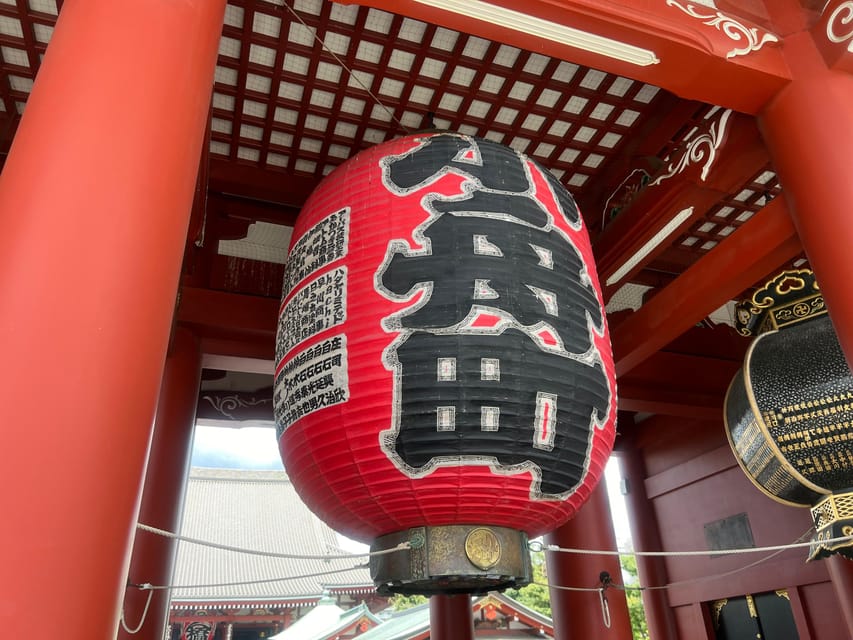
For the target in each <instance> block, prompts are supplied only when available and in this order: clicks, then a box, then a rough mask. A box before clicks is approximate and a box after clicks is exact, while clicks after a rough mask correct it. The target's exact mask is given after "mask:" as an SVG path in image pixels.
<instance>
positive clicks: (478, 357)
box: [393, 329, 610, 495]
mask: <svg viewBox="0 0 853 640" xmlns="http://www.w3.org/2000/svg"><path fill="white" fill-rule="evenodd" d="M396 354H397V359H398V363H397V367H398V373H397V380H398V385H399V394H398V395H397V398H399V404H398V405H397V407H396V409H397V412H398V415H397V418H396V419H397V421H398V425H399V431H398V432H397V433H395V434H394V436H393V438H394V441H393V450H394V452H395V454H396V456H397V457H398V458H399V460H401V461H402V462H403V463H405V465H406V466H407V467H409V468H410V472H414V474H415V475H417V474H419V473H428V472H429V471H431V470H432V468H433V467H434V466H437V465H438V466H440V465H441V464H443V463H446V462H447V461H461V462H462V463H463V464H490V465H492V466H497V467H500V468H502V469H504V470H506V471H507V472H514V471H521V470H533V471H534V475H535V476H537V477H538V478H539V486H538V488H537V489H538V492H539V493H541V494H545V495H559V494H565V493H566V492H568V491H571V490H572V489H573V488H574V487H576V486H577V484H578V483H579V482H580V481H581V480H582V478H583V475H584V473H585V460H586V458H587V455H588V451H589V447H590V444H591V431H592V429H594V428H595V425H596V424H598V425H601V424H602V423H603V422H604V421H605V419H606V415H607V412H608V408H609V405H610V390H609V386H608V381H607V377H606V376H605V374H604V371H603V369H602V365H601V362H600V361H598V360H596V361H591V362H584V361H579V360H576V359H572V358H569V357H566V356H561V355H558V354H554V353H548V352H545V351H543V350H541V349H539V348H538V347H537V346H536V344H535V343H534V342H533V341H532V340H530V338H529V337H528V336H527V335H525V334H524V333H522V332H521V331H517V330H515V329H507V330H506V331H504V332H503V333H502V334H500V335H476V334H445V335H441V334H432V333H427V332H421V331H417V332H414V333H412V334H411V335H409V336H408V338H407V339H406V340H405V342H403V343H402V344H400V345H399V346H398V347H397V350H396ZM531 371H535V372H536V375H535V376H531V375H530V372H531Z"/></svg>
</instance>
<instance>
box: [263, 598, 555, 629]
mask: <svg viewBox="0 0 853 640" xmlns="http://www.w3.org/2000/svg"><path fill="white" fill-rule="evenodd" d="M327 606H328V605H325V606H324V605H318V606H316V607H315V608H314V609H313V610H312V611H311V612H310V613H308V614H307V615H306V616H305V617H304V618H302V619H301V620H299V621H298V622H297V623H296V624H294V625H293V627H290V629H288V630H286V631H285V632H284V633H282V634H279V635H277V636H273V638H270V640H330V639H332V638H334V637H335V635H334V633H335V632H326V631H324V630H323V629H322V628H320V627H319V626H313V625H312V626H311V627H309V626H307V625H306V626H305V627H304V628H302V629H300V633H299V634H298V635H294V636H291V635H288V633H289V632H290V630H291V629H294V630H295V629H296V627H297V626H298V625H299V624H300V623H302V621H303V620H305V619H307V618H308V617H309V616H311V615H313V614H315V612H318V611H319V610H323V609H326V608H327ZM332 606H334V605H332ZM471 609H472V612H473V615H474V617H475V626H476V627H477V629H476V631H475V634H474V635H475V637H480V636H481V635H482V636H483V637H489V638H492V639H494V640H500V639H501V638H523V637H528V638H529V637H541V638H543V639H547V638H553V636H554V623H553V622H552V621H551V619H550V618H549V617H548V616H544V615H542V614H541V613H539V612H537V611H534V610H533V609H530V608H529V607H526V606H524V605H523V604H521V603H520V602H519V601H518V600H514V599H513V598H510V597H509V596H507V595H504V594H502V593H496V592H492V593H489V594H488V595H486V596H483V597H482V598H477V599H475V600H473V602H472V605H471ZM481 609H485V611H484V613H492V614H493V617H492V618H489V617H487V616H484V618H485V619H480V618H478V616H479V615H480V614H479V612H480V610H481ZM318 615H319V614H318ZM381 616H382V614H380V617H381ZM429 616H430V608H429V604H422V605H420V606H417V607H412V608H411V609H405V610H403V611H396V612H394V613H392V614H391V615H390V616H388V617H384V618H383V619H382V622H381V624H379V625H378V626H376V627H374V628H372V629H369V630H367V631H365V632H364V633H361V634H359V635H358V640H419V639H420V638H427V637H429V631H430V617H429ZM477 620H479V621H477ZM490 620H495V621H498V622H499V624H498V623H493V625H489V624H488V622H489V621H490Z"/></svg>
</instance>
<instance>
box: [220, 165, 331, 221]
mask: <svg viewBox="0 0 853 640" xmlns="http://www.w3.org/2000/svg"><path fill="white" fill-rule="evenodd" d="M319 182H320V181H319V180H318V179H316V178H312V177H309V176H299V175H294V174H288V173H285V172H282V171H271V170H269V169H259V168H258V167H254V166H250V165H243V164H240V163H237V162H229V161H227V160H224V159H219V158H211V160H210V174H209V178H208V184H209V188H210V190H211V191H214V192H218V193H222V194H226V195H233V196H238V197H241V198H245V199H247V200H256V201H259V202H261V201H266V202H268V203H272V204H274V205H281V206H284V207H295V208H297V209H301V208H302V205H304V204H305V201H306V200H307V199H308V196H310V195H311V192H312V191H314V189H315V188H316V187H317V185H318V184H319Z"/></svg>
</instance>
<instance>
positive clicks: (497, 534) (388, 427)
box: [275, 133, 616, 591]
mask: <svg viewBox="0 0 853 640" xmlns="http://www.w3.org/2000/svg"><path fill="white" fill-rule="evenodd" d="M601 300H602V298H601V292H600V287H599V284H598V278H597V275H596V272H595V269H594V266H593V257H592V251H591V249H590V244H589V239H588V237H587V234H586V230H585V229H584V226H583V220H582V218H581V216H580V215H579V213H578V210H577V207H576V206H575V203H574V201H573V200H572V198H571V196H570V195H569V193H568V192H567V191H566V190H565V189H564V188H563V187H562V186H561V185H560V184H559V182H558V181H557V180H556V179H555V178H554V177H553V176H551V175H550V174H548V173H547V172H546V171H544V170H543V169H542V168H541V167H540V166H539V165H538V164H536V163H535V162H534V161H532V160H530V159H528V158H526V157H524V156H523V155H521V154H518V153H516V152H515V151H513V150H512V149H509V148H507V147H505V146H502V145H499V144H496V143H494V142H491V141H488V140H482V139H478V138H472V137H468V136H463V135H458V134H452V133H429V134H422V135H413V136H408V137H405V138H401V139H398V140H394V141H391V142H388V143H385V144H382V145H379V146H376V147H373V148H371V149H368V150H366V151H364V152H362V153H360V154H359V155H357V156H356V157H354V158H352V159H351V160H349V161H348V162H346V163H345V164H343V165H342V166H341V167H339V168H338V169H337V170H335V171H334V172H333V173H332V174H330V175H329V176H328V177H327V178H326V179H325V180H323V182H322V183H321V185H320V186H319V187H318V188H317V190H316V191H315V192H314V193H313V194H312V196H311V197H310V199H309V201H308V202H307V203H306V205H305V207H304V209H303V211H302V213H301V214H300V216H299V219H298V222H297V224H296V228H295V229H294V233H293V240H292V242H291V248H290V255H289V257H288V262H287V268H286V273H285V282H284V289H283V298H282V306H281V315H280V323H279V332H278V337H277V368H276V387H275V412H276V421H277V425H278V430H279V434H280V448H281V454H282V458H283V460H284V463H285V466H286V469H287V472H288V474H289V476H290V478H291V480H292V482H293V483H294V485H295V487H296V488H297V490H298V491H299V492H300V495H301V496H302V498H303V499H304V500H305V502H306V503H307V504H308V505H309V506H310V507H311V508H312V509H313V510H314V511H315V513H317V514H318V515H319V516H320V517H321V518H322V519H323V520H325V521H326V522H327V523H329V525H330V526H332V527H333V528H335V529H336V530H338V531H340V532H341V533H343V534H345V535H347V536H349V537H351V538H355V539H358V540H363V541H366V542H371V543H372V544H373V546H374V548H375V549H380V548H385V547H387V546H389V545H390V546H393V544H396V543H397V542H399V541H401V540H408V541H412V540H414V545H413V546H414V547H415V549H416V550H417V549H420V551H418V552H419V553H424V554H427V555H430V554H431V555H430V557H431V560H427V559H425V560H424V563H425V565H427V566H428V568H427V570H426V573H428V574H431V575H434V574H436V572H437V574H440V575H441V576H444V578H443V580H444V582H443V583H442V584H443V587H442V589H443V590H445V591H453V590H454V589H456V590H475V589H479V588H481V587H482V583H478V584H480V586H478V587H476V588H470V587H471V584H469V583H468V582H466V580H468V578H470V575H469V574H479V575H481V576H487V575H491V576H496V575H503V576H504V578H495V579H492V580H491V582H489V580H487V581H486V582H487V583H488V584H487V586H489V587H494V586H506V585H507V584H512V583H513V582H519V576H518V575H516V576H515V578H506V575H509V574H508V573H504V574H501V571H504V567H503V566H502V564H501V563H503V562H505V561H509V560H510V559H511V557H512V556H513V553H514V552H513V551H511V550H512V549H514V548H516V547H518V548H523V547H524V544H525V542H526V537H525V536H536V535H539V534H541V533H544V532H547V531H549V530H552V529H554V528H556V527H557V526H559V525H560V524H562V523H564V522H565V521H566V520H568V519H569V518H571V517H572V515H574V513H575V512H576V511H577V509H578V508H579V507H580V506H581V504H582V503H583V501H584V500H585V499H586V497H587V496H588V495H589V493H590V492H591V491H592V489H593V488H594V487H595V485H596V483H597V482H598V480H599V478H600V477H601V474H602V472H603V469H604V465H605V463H606V461H607V458H608V456H609V455H610V452H611V449H612V444H613V437H614V433H615V426H614V423H615V414H616V395H615V387H616V385H615V374H614V367H613V361H612V356H611V352H610V344H609V336H608V331H607V324H606V318H605V315H604V312H603V310H602V304H601ZM453 541H455V542H453ZM436 545H439V546H441V548H442V549H444V548H445V547H447V546H448V545H449V546H450V547H453V546H454V545H456V546H459V545H461V546H462V547H464V550H463V552H462V555H463V556H464V559H463V560H464V561H463V564H465V563H467V565H468V566H467V568H468V569H470V572H469V574H465V571H463V570H461V569H460V568H459V567H455V566H454V567H451V566H449V565H448V566H444V565H442V567H443V568H437V569H436V568H435V567H434V566H433V565H434V562H438V557H439V556H438V551H437V548H438V547H436ZM442 545H443V546H442ZM414 552H415V551H414V550H413V553H414ZM521 555H522V556H525V557H526V553H521ZM389 557H390V556H389ZM496 557H497V560H496V559H495V558H496ZM522 561H523V560H522ZM389 562H391V561H390V560H389ZM380 564H381V565H382V566H376V567H374V575H375V576H376V577H377V581H378V582H379V583H380V587H382V588H385V589H387V590H397V591H406V590H407V589H408V590H409V591H417V590H426V591H429V590H430V588H429V587H424V586H423V584H421V583H422V581H421V580H420V579H419V578H418V577H417V576H409V577H408V578H406V577H403V578H400V579H393V580H392V579H386V578H385V577H383V575H384V574H385V573H386V572H387V571H391V572H392V573H393V572H394V571H396V569H394V568H393V567H390V565H388V564H387V563H386V564H382V563H380ZM392 564H393V562H392ZM405 564H406V566H407V567H409V565H410V564H411V563H409V560H408V559H407V560H406V561H405ZM451 564H452V563H451ZM436 566H437V565H436ZM430 567H433V568H430ZM528 569H529V567H528ZM408 570H409V569H406V571H408ZM508 571H509V573H512V570H508ZM525 571H526V569H525ZM463 574H465V575H468V578H463V577H462V576H463ZM505 578H506V579H505ZM521 578H522V579H523V576H521ZM475 582H476V581H475ZM413 585H414V586H413Z"/></svg>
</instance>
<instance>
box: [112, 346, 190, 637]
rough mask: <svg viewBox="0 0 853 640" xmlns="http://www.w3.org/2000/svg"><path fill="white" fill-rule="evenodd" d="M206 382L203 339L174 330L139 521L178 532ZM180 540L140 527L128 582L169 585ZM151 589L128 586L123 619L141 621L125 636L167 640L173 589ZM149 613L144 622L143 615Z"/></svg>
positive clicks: (132, 623)
mask: <svg viewBox="0 0 853 640" xmlns="http://www.w3.org/2000/svg"><path fill="white" fill-rule="evenodd" d="M200 382H201V353H200V352H199V347H198V341H197V340H196V338H195V336H193V334H192V333H191V332H190V331H188V330H186V329H178V330H177V331H176V332H175V335H174V338H173V339H172V344H171V347H170V349H169V354H168V357H167V358H166V369H165V372H164V374H163V384H162V386H161V388H160V401H159V402H158V404H157V418H156V419H155V420H154V437H153V439H152V442H151V450H150V452H149V454H148V465H147V468H146V471H145V485H144V487H143V489H142V505H141V507H140V509H139V522H142V523H143V524H147V525H150V526H152V527H157V528H158V529H165V530H166V531H177V530H178V527H179V526H180V520H181V511H182V508H183V504H184V489H185V487H186V481H187V474H188V473H189V468H190V454H191V452H192V436H193V427H194V425H195V412H196V405H197V403H198V388H199V383H200ZM176 550H177V543H176V542H175V541H174V540H172V539H170V538H165V537H162V536H158V535H155V534H152V533H148V532H145V531H138V532H137V533H136V539H135V541H134V544H133V554H132V555H131V560H130V571H129V572H128V582H130V583H133V584H143V583H146V582H147V583H150V584H154V585H163V584H169V583H170V582H171V581H172V570H173V566H174V561H175V551H176ZM148 595H149V593H148V592H147V591H143V590H139V589H136V588H133V587H128V589H127V593H126V594H125V598H124V620H125V624H126V625H127V627H128V628H129V629H130V630H131V631H132V630H134V629H135V628H136V627H137V626H138V625H139V624H140V621H142V626H141V627H140V628H139V631H138V632H137V633H135V634H130V633H128V632H127V631H126V630H125V629H124V628H120V629H119V633H118V636H117V637H118V638H119V639H121V640H130V639H131V638H134V639H136V640H162V639H163V629H164V627H165V626H166V620H167V618H168V614H169V592H168V591H165V590H158V591H154V592H153V596H152V598H151V602H150V604H149V605H148V608H147V613H146V612H145V609H146V602H147V600H148ZM143 614H144V615H145V618H144V620H143V618H142V616H143Z"/></svg>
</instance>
